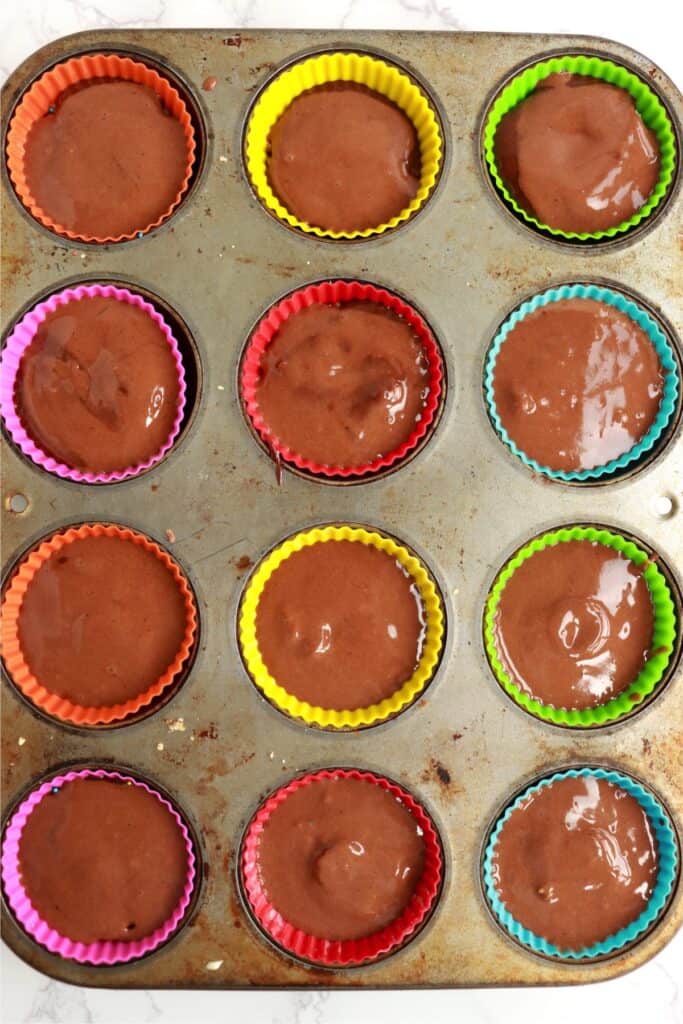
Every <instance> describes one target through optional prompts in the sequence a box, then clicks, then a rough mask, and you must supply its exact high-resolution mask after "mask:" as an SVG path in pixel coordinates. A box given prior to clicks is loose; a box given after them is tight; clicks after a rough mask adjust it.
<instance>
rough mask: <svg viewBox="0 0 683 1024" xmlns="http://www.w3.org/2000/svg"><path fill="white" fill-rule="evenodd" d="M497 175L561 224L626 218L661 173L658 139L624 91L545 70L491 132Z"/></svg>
mask: <svg viewBox="0 0 683 1024" xmlns="http://www.w3.org/2000/svg"><path fill="white" fill-rule="evenodd" d="M495 158H496V163H497V165H498V169H499V171H500V174H501V177H502V178H503V180H504V181H505V183H506V185H507V187H508V189H509V190H510V192H511V193H512V195H513V196H514V197H515V198H516V199H517V201H518V202H519V204H520V206H522V207H523V208H524V209H525V210H527V212H528V213H531V214H533V215H534V216H536V218H537V219H538V220H539V221H540V222H541V223H542V224H547V225H548V226H549V227H552V228H556V229H558V230H560V231H570V232H572V231H573V232H584V231H585V232H596V231H605V230H606V229H607V228H610V227H614V226H616V225H617V224H622V223H623V222H624V221H627V220H629V219H630V218H631V217H632V216H633V215H634V214H635V213H636V212H637V211H638V210H639V209H640V208H641V206H643V205H644V203H645V202H646V201H647V199H648V198H649V196H650V194H651V193H652V191H653V189H654V187H655V185H656V183H657V179H658V177H659V145H658V143H657V138H656V136H655V134H654V132H652V131H650V129H649V128H648V127H647V126H646V125H645V123H644V122H643V120H642V118H641V116H640V114H639V113H638V111H637V110H636V108H635V104H634V101H633V99H632V97H631V96H630V95H629V93H628V92H627V91H626V90H625V89H622V88H620V87H619V86H615V85H609V84H608V83H607V82H603V81H600V80H599V79H596V78H592V77H591V76H588V75H572V74H566V73H562V74H556V75H550V76H549V77H548V78H546V79H544V80H543V81H542V82H539V84H538V85H537V86H536V88H535V90H534V91H533V92H532V93H531V95H530V96H528V97H527V98H526V99H525V100H523V101H522V102H521V103H520V104H519V105H518V106H517V107H515V108H514V109H513V110H511V111H510V113H508V114H506V115H505V116H504V117H503V119H502V121H501V123H500V125H499V127H498V130H497V132H496V136H495Z"/></svg>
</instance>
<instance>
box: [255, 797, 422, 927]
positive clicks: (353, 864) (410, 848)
mask: <svg viewBox="0 0 683 1024" xmlns="http://www.w3.org/2000/svg"><path fill="white" fill-rule="evenodd" d="M423 862H424V842H423V840H422V837H421V834H420V831H419V828H418V825H417V822H416V821H415V819H414V818H413V817H412V815H411V814H410V812H409V811H408V810H406V808H405V807H404V806H403V804H401V803H400V802H399V801H398V800H396V799H395V797H393V796H392V795H391V794H390V793H388V792H387V791H386V790H384V789H381V788H380V787H379V786H377V785H376V784H374V783H372V782H368V781H365V780H363V779H343V778H338V779H320V780H318V781H314V782H311V783H310V784H309V785H306V786H303V787H301V789H298V790H296V792H294V793H292V794H291V795H289V796H288V797H287V798H286V799H285V800H284V802H283V803H281V804H280V805H279V806H278V807H277V808H276V809H275V810H274V811H273V812H272V814H271V815H270V817H269V818H268V820H267V822H266V824H265V827H264V829H263V833H262V835H261V839H260V843H259V849H258V870H259V875H260V878H261V883H262V885H263V888H264V890H265V892H266V894H267V896H268V899H269V900H270V902H271V903H272V904H273V905H274V907H275V908H276V910H278V911H279V912H280V914H281V915H282V916H283V917H284V918H285V920H286V921H288V922H289V923H291V924H293V925H294V926H295V927H296V928H300V929H301V930H302V931H304V932H306V934H308V935H315V936H317V937H319V938H325V939H341V940H344V939H360V938H363V937H364V936H366V935H372V934H373V933H375V932H378V931H380V930H381V929H382V928H385V927H386V926H387V925H389V924H391V922H392V921H395V920H396V918H398V917H400V915H401V914H402V912H403V911H404V910H405V908H406V906H407V905H408V903H409V902H410V899H411V897H412V895H413V892H414V891H415V887H416V886H417V883H418V882H419V880H420V876H421V874H422V866H423Z"/></svg>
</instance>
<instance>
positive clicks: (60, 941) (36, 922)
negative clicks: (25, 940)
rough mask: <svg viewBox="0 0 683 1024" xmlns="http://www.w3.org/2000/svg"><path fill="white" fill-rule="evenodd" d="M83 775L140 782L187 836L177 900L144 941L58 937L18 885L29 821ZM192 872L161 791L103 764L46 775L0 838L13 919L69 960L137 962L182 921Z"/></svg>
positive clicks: (189, 848) (191, 856) (190, 857)
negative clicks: (43, 803)
mask: <svg viewBox="0 0 683 1024" xmlns="http://www.w3.org/2000/svg"><path fill="white" fill-rule="evenodd" d="M87 778H94V779H112V780H114V781H118V782H125V783H130V784H132V785H133V786H139V787H140V788H141V789H144V790H146V791H147V792H148V793H150V794H151V795H152V796H155V797H156V798H157V800H159V802H160V803H162V804H163V805H164V807H166V808H167V810H168V811H169V813H170V814H171V815H172V816H173V818H174V819H175V821H176V822H177V824H178V828H179V829H180V831H181V833H182V835H183V839H184V840H185V848H186V850H187V877H186V879H185V887H184V889H183V895H182V897H181V900H180V902H179V903H178V906H177V907H176V908H175V910H174V911H173V913H172V914H171V916H170V917H169V918H168V920H167V921H164V923H163V924H162V925H161V926H160V927H159V928H157V930H156V931H155V932H153V933H152V934H151V935H147V936H145V938H143V939H136V940H135V941H134V942H121V941H119V942H114V941H106V942H74V941H73V940H72V939H69V938H67V937H66V936H64V935H60V934H59V932H57V931H55V929H54V928H51V927H50V925H49V924H47V922H46V921H44V920H43V919H42V918H41V917H40V915H39V913H38V911H37V910H36V909H35V907H34V906H33V905H32V904H31V901H30V899H29V896H28V893H27V892H26V889H25V888H24V885H23V883H22V879H21V865H20V862H19V843H20V841H21V834H22V832H23V830H24V826H25V825H26V821H27V819H28V818H29V816H30V815H31V813H32V811H33V810H34V809H35V807H36V806H37V805H38V804H39V803H40V801H41V800H42V799H43V797H45V796H48V797H49V796H50V795H51V794H52V792H53V790H54V789H55V787H59V788H61V787H62V786H65V785H68V784H69V783H70V782H73V781H74V780H75V779H87ZM195 876H196V858H195V854H194V847H193V845H192V840H191V838H190V834H189V832H188V830H187V826H186V825H185V823H184V821H183V820H182V818H181V817H180V815H179V814H178V812H177V811H176V810H175V809H174V808H173V807H172V806H171V804H170V803H169V802H168V800H166V799H164V797H163V796H162V795H161V794H160V793H158V792H157V791H156V790H155V789H152V788H151V787H150V786H148V785H147V784H146V783H144V782H141V781H140V780H139V779H134V778H131V777H130V776H128V775H122V774H120V772H117V771H105V770H104V769H102V768H98V769H89V768H88V769H84V770H81V771H69V772H66V773H65V774H64V775H57V776H55V777H54V778H52V779H48V780H47V782H44V783H43V784H42V785H41V786H39V787H38V788H37V789H34V790H33V791H32V792H31V793H29V795H28V796H27V797H26V799H25V800H23V801H22V803H21V804H20V806H19V807H18V809H17V810H16V811H15V812H14V814H13V815H12V817H11V818H10V820H9V822H8V823H7V827H6V829H5V835H4V837H3V842H2V881H3V886H4V889H5V895H6V897H7V902H8V903H9V906H10V908H11V909H12V912H13V913H14V916H15V918H16V919H17V921H18V922H19V924H20V925H21V926H22V928H23V929H24V930H25V931H26V932H28V934H29V935H30V936H31V938H32V939H34V940H35V941H36V942H38V943H40V945H41V946H45V947H46V948H47V949H48V950H49V951H50V952H51V953H56V954H57V955H58V956H62V957H65V958H66V959H67V960H75V961H77V963H80V964H85V963H88V964H95V965H107V966H110V965H112V964H119V963H128V961H130V960H136V959H138V958H139V957H141V956H145V954H146V953H151V952H152V950H154V949H157V947H158V946H160V945H161V944H162V943H163V942H166V941H167V939H169V938H170V937H171V935H172V934H173V933H174V932H175V931H176V930H177V928H178V926H179V925H180V923H181V922H182V920H183V917H184V916H185V912H186V910H187V908H188V906H189V905H190V900H191V898H192V894H193V892H194V887H195Z"/></svg>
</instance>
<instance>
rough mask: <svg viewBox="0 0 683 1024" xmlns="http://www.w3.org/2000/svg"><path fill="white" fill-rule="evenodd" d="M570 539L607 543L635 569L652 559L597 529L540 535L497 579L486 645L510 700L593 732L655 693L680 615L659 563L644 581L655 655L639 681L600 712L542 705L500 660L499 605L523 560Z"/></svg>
mask: <svg viewBox="0 0 683 1024" xmlns="http://www.w3.org/2000/svg"><path fill="white" fill-rule="evenodd" d="M570 540H587V541H597V542H598V543H599V544H605V545H606V546H607V547H610V548H613V549H614V551H619V552H620V553H621V554H623V555H624V556H625V557H626V558H629V559H630V560H631V561H632V562H633V563H634V564H635V565H642V564H643V563H644V562H647V561H648V560H649V558H650V555H648V554H647V553H646V552H645V551H643V550H642V549H641V548H639V547H637V546H636V545H635V544H634V543H633V541H630V540H626V538H625V537H622V536H620V535H619V534H617V533H610V532H609V530H599V529H596V528H595V527H593V526H570V527H566V528H564V529H561V530H553V531H552V532H550V533H544V534H541V536H540V537H535V538H534V539H533V540H532V541H530V542H529V543H528V544H526V545H525V546H524V547H523V548H520V550H519V551H518V552H517V553H516V554H515V555H513V557H512V558H511V559H510V560H509V561H508V562H506V563H505V565H504V566H503V568H502V569H501V571H500V572H499V573H498V576H497V577H496V580H495V582H494V584H493V587H492V588H491V591H490V592H489V596H488V598H487V600H486V608H485V611H484V645H485V647H486V654H487V656H488V659H489V664H490V665H491V668H492V670H493V674H494V676H495V677H496V679H497V680H498V682H499V683H500V685H501V686H502V687H503V689H504V690H505V692H506V693H507V695H508V697H511V698H512V700H514V702H515V703H516V704H518V705H519V706H520V707H521V708H523V709H524V710H525V711H528V712H529V714H531V715H533V716H534V717H535V718H540V719H541V720H542V721H544V722H552V723H553V724H554V725H564V726H571V727H573V728H578V729H590V728H591V727H595V726H599V725H605V724H607V723H608V722H615V721H617V720H618V719H619V718H623V717H624V715H627V714H629V713H630V712H632V711H633V709H634V708H635V707H637V706H638V705H639V704H642V702H643V701H644V700H645V698H646V697H648V696H649V695H650V694H651V693H652V692H653V690H654V689H655V687H656V686H657V684H658V683H659V682H660V681H661V679H662V677H663V675H664V673H665V671H666V669H667V667H668V665H669V662H670V660H671V655H672V653H673V649H674V644H675V640H676V613H675V610H674V604H673V601H672V599H671V592H670V590H669V586H668V584H667V582H666V579H665V578H664V576H663V574H662V573H661V571H660V570H659V569H658V568H657V565H656V564H655V563H654V562H652V563H651V564H650V565H648V567H647V568H646V569H645V571H644V572H643V579H644V580H645V582H646V583H647V587H648V590H649V591H650V597H651V599H652V605H653V609H654V629H653V636H652V648H651V652H652V653H651V655H650V657H649V658H648V660H647V661H646V663H645V665H644V666H643V668H642V670H641V672H640V674H639V675H638V677H637V679H636V680H635V681H634V682H633V683H631V685H630V686H629V687H627V689H626V690H623V691H622V692H621V693H620V694H618V695H617V696H616V697H613V698H612V699H611V700H610V701H608V702H607V703H606V704H600V705H598V707H595V708H581V709H579V708H572V709H568V708H555V707H553V706H552V705H550V704H542V703H541V701H539V700H536V698H534V697H530V696H529V694H527V693H524V691H523V690H520V688H519V687H518V686H517V685H516V684H515V683H514V682H513V681H512V679H510V677H509V675H508V674H507V672H506V671H505V668H504V667H503V664H502V662H501V660H500V658H499V656H498V649H497V646H496V639H495V632H494V626H495V619H496V612H497V610H498V605H499V604H500V599H501V596H502V593H503V590H504V589H505V586H506V584H507V582H508V580H509V579H510V577H511V576H512V575H513V573H514V572H515V570H516V569H518V568H519V566H520V565H521V564H522V562H525V561H526V560H527V558H530V557H531V556H532V555H533V554H535V553H536V552H537V551H542V550H543V548H546V547H554V546H555V545H556V544H562V543H565V542H566V541H570ZM655 652H656V653H655Z"/></svg>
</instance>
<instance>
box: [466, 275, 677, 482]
mask: <svg viewBox="0 0 683 1024" xmlns="http://www.w3.org/2000/svg"><path fill="white" fill-rule="evenodd" d="M562 299H594V300H595V301H597V302H605V303H607V305H609V306H614V308H615V309H618V310H619V311H620V312H621V313H625V314H626V316H628V317H630V318H631V320H633V321H634V322H635V323H636V324H638V326H639V327H640V328H642V330H643V331H645V333H646V334H647V336H648V338H649V339H650V341H651V342H652V345H653V346H654V349H655V351H656V352H657V355H658V357H659V362H660V364H661V367H662V370H663V371H664V391H663V393H662V400H661V402H660V405H659V409H658V411H657V416H656V417H655V420H654V422H653V423H652V425H651V427H650V429H649V430H648V431H647V433H646V434H645V435H644V436H643V437H642V438H641V439H640V441H638V443H637V444H636V445H634V446H633V448H631V449H629V451H627V452H624V453H623V455H620V456H619V458H617V459H611V460H610V461H609V462H606V463H605V464H604V465H603V466H595V467H594V468H593V469H581V470H560V469H551V468H550V467H549V466H543V465H541V463H540V462H537V461H536V460H535V459H532V458H530V457H529V456H528V455H526V454H525V453H524V452H523V451H522V450H521V448H518V446H517V445H516V444H515V442H514V441H513V439H512V438H511V437H510V435H509V434H508V432H507V430H506V429H505V427H504V426H503V423H502V421H501V419H500V416H499V415H498V409H497V407H496V399H495V394H494V379H495V372H496V360H497V359H498V355H499V353H500V350H501V347H502V345H503V343H504V342H505V339H506V338H507V336H508V335H509V334H510V332H511V331H512V330H513V329H514V328H515V327H516V326H517V324H518V323H520V321H522V320H523V319H524V318H525V317H526V316H527V315H528V314H529V313H533V312H534V311H535V310H537V309H541V308H542V307H543V306H548V305H550V303H552V302H560V301H561V300H562ZM679 390H680V385H679V381H678V367H677V365H676V359H675V357H674V354H673V350H672V348H671V345H670V344H669V342H668V340H667V337H666V335H665V334H664V332H663V331H662V329H661V327H660V326H659V324H658V323H657V322H656V321H655V320H653V319H652V317H651V316H650V315H649V313H646V312H645V310H644V309H642V308H641V307H640V306H638V305H636V303H635V302H632V301H631V300H630V299H627V298H626V296H625V295H622V294H620V293H619V292H614V291H612V290H611V289H609V288H602V287H599V286H598V285H594V284H592V285H583V284H573V285H563V286H562V287H561V288H549V289H548V290H547V291H545V292H541V293H540V294H539V295H535V296H534V297H533V298H531V299H528V300H527V301H526V302H524V303H522V305H521V306H520V307H519V309H516V310H515V311H514V313H511V314H510V316H509V317H508V318H507V319H506V320H505V321H504V323H503V324H502V325H501V327H500V328H499V329H498V333H497V334H496V336H495V338H494V339H493V343H492V345H491V348H490V349H489V352H488V355H487V357H486V366H485V370H484V392H485V395H486V404H487V408H488V413H489V417H490V419H491V422H492V423H493V426H494V428H495V431H496V433H497V434H498V436H499V437H500V439H501V441H503V443H504V444H505V445H507V447H508V448H509V449H510V451H511V452H513V453H514V454H515V455H516V456H517V458H519V459H521V460H522V462H523V463H524V465H525V466H527V467H528V468H529V469H531V470H533V471H534V472H535V473H542V474H543V475H544V476H548V477H551V479H553V480H561V481H564V482H565V483H569V482H574V481H580V482H584V483H585V482H586V481H589V480H601V479H606V478H608V477H610V476H613V475H614V474H615V473H620V472H621V471H622V470H624V469H626V468H627V467H628V466H632V465H634V464H635V463H637V462H640V460H641V459H642V458H643V457H644V456H645V455H647V453H648V452H650V451H652V449H653V448H654V446H655V445H656V443H657V441H658V440H659V439H660V437H661V436H662V434H663V433H664V431H665V430H666V428H667V426H668V425H669V423H670V422H671V417H672V416H673V414H674V412H675V410H676V403H677V401H678V394H679Z"/></svg>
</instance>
